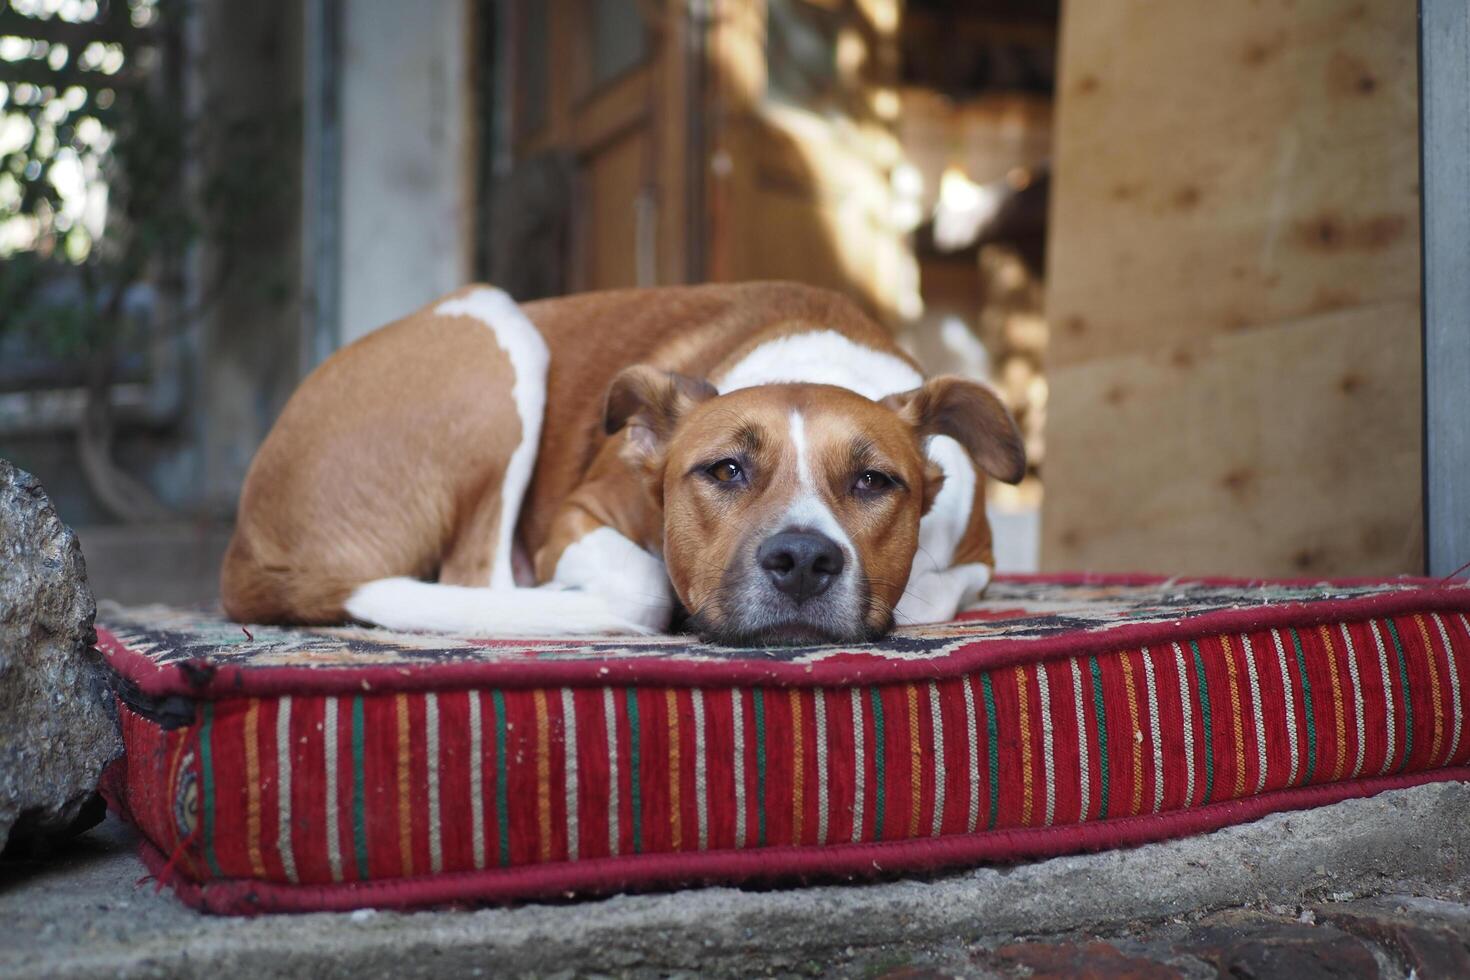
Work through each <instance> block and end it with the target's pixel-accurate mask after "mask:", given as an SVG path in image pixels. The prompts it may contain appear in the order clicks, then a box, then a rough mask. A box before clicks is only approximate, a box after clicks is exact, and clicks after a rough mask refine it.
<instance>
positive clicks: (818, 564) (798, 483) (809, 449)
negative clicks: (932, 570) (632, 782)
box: [605, 365, 1025, 644]
mask: <svg viewBox="0 0 1470 980" xmlns="http://www.w3.org/2000/svg"><path fill="white" fill-rule="evenodd" d="M605 423H606V429H607V431H608V432H609V433H610V434H612V433H622V435H621V436H620V438H622V439H624V440H625V442H624V447H623V450H622V452H623V454H624V457H625V458H626V459H627V460H628V461H629V462H630V463H631V464H632V465H633V466H634V467H635V468H636V469H637V470H638V471H639V472H641V473H642V474H643V476H644V486H645V489H646V491H647V492H648V493H649V494H650V495H652V496H653V498H654V500H655V502H656V503H658V504H659V505H660V506H661V507H662V510H663V525H664V561H665V564H666V566H667V568H668V573H669V579H670V581H671V582H672V583H673V587H674V590H675V592H676V593H677V595H678V597H679V600H680V601H681V602H682V603H683V604H684V607H685V608H686V609H687V610H689V613H690V617H691V622H692V623H693V625H694V627H695V628H696V629H697V630H698V631H699V633H700V634H701V635H702V636H704V637H705V638H707V639H711V640H714V641H717V642H722V643H729V644H769V643H820V642H847V641H854V640H861V639H866V638H870V637H875V636H879V635H881V634H883V633H885V632H887V630H888V629H889V628H890V627H891V626H892V624H893V608H894V606H895V605H896V604H897V602H898V600H899V598H900V596H902V595H903V590H904V586H905V583H906V582H907V581H908V577H909V569H910V567H911V565H912V562H913V559H914V552H915V549H916V548H917V547H918V541H919V518H920V517H922V516H923V514H924V513H925V512H926V511H927V510H928V509H929V507H930V505H931V504H932V503H933V502H934V498H935V496H936V494H938V492H939V488H940V486H941V485H942V483H943V479H944V476H943V473H942V472H941V471H940V470H939V468H938V467H936V466H935V465H934V464H933V463H931V462H930V461H929V460H928V459H927V458H926V456H925V454H924V444H925V441H926V440H927V439H928V437H930V436H935V435H946V436H950V437H951V438H953V439H955V440H956V441H957V442H959V444H960V445H961V446H963V447H964V448H965V450H966V451H967V452H968V453H969V455H970V457H971V458H972V459H973V460H974V462H975V463H976V465H977V466H978V467H979V468H980V469H981V470H983V471H984V472H986V473H989V474H990V475H991V476H994V477H996V478H998V479H1001V480H1006V481H1008V482H1012V483H1013V482H1016V481H1017V480H1019V479H1020V478H1021V476H1022V474H1023V472H1024V470H1025V451H1024V449H1023V447H1022V444H1021V439H1020V435H1019V433H1018V432H1017V431H1016V426H1015V423H1014V422H1013V421H1012V420H1011V417H1010V415H1009V413H1008V412H1007V411H1006V410H1005V407H1004V406H1003V405H1002V404H1001V403H1000V401H999V400H998V399H997V398H996V397H995V395H993V394H992V393H991V392H990V391H989V389H987V388H985V387H984V386H982V385H979V384H976V383H974V382H971V381H966V380H963V379H960V378H935V379H933V380H931V381H929V382H927V383H926V384H924V385H923V386H922V387H920V388H916V389H914V390H912V391H909V392H905V393H902V394H898V395H893V396H891V397H889V398H885V399H884V400H883V401H881V402H875V401H870V400H869V399H867V398H864V397H863V396H861V395H858V394H856V393H854V392H851V391H848V390H847V389H845V388H836V387H831V386H828V385H814V384H775V385H761V386H757V387H751V388H743V389H740V390H737V391H733V392H730V393H729V394H726V395H720V394H718V393H717V392H716V390H715V388H714V387H713V386H712V385H711V384H709V382H707V381H704V380H701V379H695V378H688V377H685V376H683V375H678V374H672V373H669V372H666V371H661V370H658V369H656V368H652V367H648V366H646V365H639V366H634V367H631V368H628V369H626V370H624V371H623V372H622V373H621V374H620V375H618V377H617V378H616V379H615V380H614V382H613V384H612V387H611V389H610V391H609V393H608V400H607V411H606V416H605Z"/></svg>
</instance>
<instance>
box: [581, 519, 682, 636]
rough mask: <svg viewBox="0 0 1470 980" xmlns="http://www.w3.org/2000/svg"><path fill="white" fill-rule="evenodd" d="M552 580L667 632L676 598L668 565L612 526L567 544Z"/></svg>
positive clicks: (601, 528)
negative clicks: (671, 585)
mask: <svg viewBox="0 0 1470 980" xmlns="http://www.w3.org/2000/svg"><path fill="white" fill-rule="evenodd" d="M552 582H553V583H555V584H557V585H562V586H567V587H570V588H572V589H579V590H581V591H583V592H585V593H587V594H590V595H597V596H601V597H602V598H603V599H605V600H607V601H608V603H609V604H610V605H611V606H612V608H614V609H617V610H618V611H619V612H620V614H621V615H622V616H624V617H625V618H627V619H629V620H631V621H633V622H635V623H637V624H639V625H640V626H642V627H644V628H646V629H649V630H654V631H662V630H666V629H668V626H669V620H670V619H671V618H672V616H673V612H674V596H673V592H672V590H671V588H670V585H669V573H668V570H667V569H666V568H665V567H664V563H663V562H662V561H660V560H659V559H658V558H657V557H655V556H654V555H652V554H650V553H649V552H647V551H645V550H644V549H643V548H640V547H639V546H638V545H636V544H634V543H633V542H632V541H630V540H628V538H626V537H625V536H623V535H622V534H621V533H619V532H618V531H616V530H614V529H613V528H610V527H600V528H598V529H597V530H595V531H593V532H591V533H590V534H585V535H583V536H582V537H580V538H578V539H577V540H576V541H573V542H572V543H571V544H570V545H568V546H567V548H566V550H565V551H563V552H562V553H561V558H560V559H559V560H558V561H557V563H556V572H555V573H554V574H553V575H552Z"/></svg>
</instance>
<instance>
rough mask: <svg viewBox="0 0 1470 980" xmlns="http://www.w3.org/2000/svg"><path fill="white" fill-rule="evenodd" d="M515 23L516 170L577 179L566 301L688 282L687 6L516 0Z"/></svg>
mask: <svg viewBox="0 0 1470 980" xmlns="http://www.w3.org/2000/svg"><path fill="white" fill-rule="evenodd" d="M511 14H512V16H511V34H512V37H513V38H514V39H515V42H516V43H513V44H512V45H511V60H512V62H513V64H512V67H511V79H512V98H511V100H510V105H511V114H512V130H513V135H512V144H513V147H514V157H515V162H516V165H517V167H536V166H541V165H545V161H548V160H558V159H559V160H561V161H564V167H565V170H566V171H567V173H566V175H565V181H566V185H565V188H564V189H565V191H566V193H567V194H568V195H569V196H570V200H569V201H567V202H565V203H566V205H567V206H566V208H565V218H566V222H567V235H566V240H565V250H564V255H563V259H564V261H565V263H566V269H565V276H564V280H563V282H562V284H561V285H562V291H568V292H574V291H581V290H589V289H609V288H616V287H624V286H650V285H655V284H659V283H670V282H682V281H684V280H685V279H686V278H687V277H688V269H687V268H686V267H685V264H684V263H683V261H682V256H683V254H684V237H685V236H684V222H683V221H682V220H681V215H682V214H683V213H684V211H685V208H686V206H685V203H684V202H683V200H682V194H683V189H684V186H685V167H686V163H687V154H686V153H685V152H684V147H685V140H684V138H683V133H684V130H685V117H686V115H687V111H688V106H687V104H686V101H685V95H686V91H685V85H684V81H685V74H686V71H687V64H688V60H687V58H685V57H682V56H681V52H682V51H683V44H684V40H685V31H686V30H687V23H686V18H685V16H684V13H683V5H682V4H674V3H667V4H655V3H650V2H647V0H642V2H640V0H515V2H514V3H513V4H512V7H511ZM551 169H553V170H555V169H556V168H555V167H552V168H551ZM552 179H553V181H554V180H555V179H556V178H552ZM547 204H548V206H552V204H553V202H547ZM512 206H515V204H514V202H513V203H512Z"/></svg>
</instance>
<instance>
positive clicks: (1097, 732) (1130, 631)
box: [98, 577, 1470, 913]
mask: <svg viewBox="0 0 1470 980" xmlns="http://www.w3.org/2000/svg"><path fill="white" fill-rule="evenodd" d="M1467 613H1470V589H1467V588H1464V587H1460V586H1455V587H1441V586H1438V585H1435V584H1434V583H1429V582H1424V581H1411V580H1393V581H1385V582H1353V583H1332V584H1327V583H1316V584H1313V583H1288V582H1275V583H1247V582H1239V581H1222V580H1209V581H1201V580H1190V581H1173V580H1170V581H1160V580H1152V579H1142V578H1121V577H1112V578H1088V577H1073V578H1065V579H1046V578H1038V577H1012V578H1002V579H999V580H998V581H997V582H996V583H995V584H994V585H993V586H992V588H991V591H990V594H989V596H988V597H987V599H986V601H985V602H984V603H983V604H982V605H980V606H979V607H977V608H976V609H975V610H974V611H972V612H970V613H967V614H966V615H965V616H964V617H962V619H961V620H960V621H958V622H956V623H952V624H945V625H943V626H938V627H923V628H914V629H905V630H899V631H897V632H895V634H894V635H893V636H891V637H889V638H888V639H886V640H884V641H883V642H882V643H879V644H874V645H869V646H862V647H845V648H844V647H808V648H798V649H780V650H770V651H767V650H727V649H721V648H716V647H708V646H703V645H700V644H697V643H693V642H691V641H690V640H689V639H688V638H687V637H660V638H655V639H648V640H645V639H627V638H621V639H610V640H601V641H595V642H590V643H589V642H585V641H539V642H538V641H494V642H487V641H473V640H456V639H446V638H443V637H428V636H403V635H396V634H390V633H385V632H383V631H380V630H370V629H357V628H348V629H330V630H328V629H314V630H281V629H274V628H266V627H259V628H255V627H251V628H250V629H249V630H245V629H242V628H241V627H239V626H238V625H235V624H231V623H227V622H224V621H222V620H219V619H216V618H214V617H212V616H209V615H205V614H199V613H189V612H183V611H178V610H169V609H164V608H160V607H154V608H150V609H138V610H125V609H118V608H112V609H104V611H103V613H102V615H101V617H100V625H99V630H98V633H99V645H100V647H101V648H102V650H103V652H104V653H105V654H106V656H107V658H108V660H109V662H110V663H111V665H112V667H113V670H114V672H115V674H116V677H117V689H118V692H119V700H120V702H121V705H122V707H121V712H122V717H123V728H124V736H125V739H126V742H127V746H128V754H127V756H126V758H125V759H124V760H122V761H121V762H120V763H118V764H117V765H116V766H114V768H113V769H112V770H111V771H110V772H109V774H108V778H107V784H106V791H107V793H108V795H109V799H110V800H111V801H112V802H113V804H114V806H115V807H116V808H117V809H119V810H120V811H122V812H123V813H124V814H125V815H127V816H128V817H129V818H130V819H131V820H132V821H133V822H134V823H136V824H137V825H138V826H139V828H141V830H142V832H143V835H144V836H145V837H146V838H147V842H148V843H147V844H146V845H145V849H146V852H147V856H148V858H149V860H150V862H151V863H152V865H153V866H154V870H155V873H159V874H160V875H161V876H163V877H165V878H166V879H167V880H168V881H169V882H170V883H171V884H172V885H174V887H175V888H176V889H177V890H178V892H179V894H180V895H182V896H183V897H184V898H185V899H186V900H187V901H190V902H191V903H193V904H196V905H199V906H201V907H203V908H206V909H209V910H211V911H218V912H232V913H249V912H260V911H277V910H315V909H341V908H353V907H359V906H377V907H411V906H417V905H425V904H441V903H446V902H464V901H489V900H508V899H520V898H531V897H541V896H552V895H565V894H567V893H579V894H581V893H606V892H611V891H618V890H624V889H629V888H647V887H672V886H677V885H685V884H691V883H697V882H735V881H745V880H752V879H773V878H788V877H807V876H814V875H815V876H824V877H829V876H850V875H871V874H876V873H885V872H892V871H903V870H925V869H935V868H942V867H949V866H955V865H961V864H966V863H974V862H977V861H987V860H1002V859H1014V858H1019V857H1030V856H1040V855H1050V854H1058V853H1065V852H1069V851H1077V850H1082V849H1095V848H1101V847H1110V846H1118V845H1122V844H1132V843H1138V842H1142V841H1147V840H1156V839H1160V838H1163V837H1168V836H1175V835H1179V834H1186V833H1195V832H1200V831H1204V830H1209V829H1213V828H1216V827H1220V826H1223V825H1226V824H1229V823H1235V822H1240V821H1243V820H1248V819H1253V818H1255V817H1257V816H1259V815H1261V814H1263V813H1266V812H1270V811H1273V810H1281V809H1292V808H1299V807H1304V806H1311V805H1316V804H1318V803H1322V802H1327V801H1331V800H1337V799H1343V798H1346V797H1349V796H1361V795H1367V794H1371V793H1374V792H1379V791H1381V790H1382V789H1385V788H1389V787H1393V786H1402V785H1408V784H1412V783H1415V782H1423V781H1427V780H1432V779H1460V778H1465V777H1466V774H1467V773H1466V770H1465V769H1464V768H1462V767H1464V766H1465V765H1466V764H1467V762H1470V737H1467V736H1466V735H1465V733H1464V731H1463V729H1464V719H1465V715H1466V707H1467V703H1466V699H1467V698H1470V689H1467V688H1466V685H1462V683H1461V678H1462V677H1466V678H1467V682H1470V677H1467V671H1470V621H1467Z"/></svg>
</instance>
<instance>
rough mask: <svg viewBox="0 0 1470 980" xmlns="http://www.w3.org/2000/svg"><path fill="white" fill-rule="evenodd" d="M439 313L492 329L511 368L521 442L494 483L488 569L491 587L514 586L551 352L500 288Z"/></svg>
mask: <svg viewBox="0 0 1470 980" xmlns="http://www.w3.org/2000/svg"><path fill="white" fill-rule="evenodd" d="M434 312H435V313H437V314H439V315H440V316H468V317H473V318H474V319H476V320H479V321H480V322H481V323H483V324H485V325H486V326H487V327H489V328H490V329H491V330H492V331H494V333H495V342H496V343H497V344H499V345H500V349H501V350H503V351H505V355H506V357H507V358H509V359H510V366H511V370H512V371H513V372H514V373H515V386H514V387H513V388H512V389H511V397H512V398H513V399H514V400H515V405H516V414H517V415H519V416H520V420H521V441H520V442H519V443H518V444H517V445H516V448H515V451H514V452H512V453H511V456H510V461H509V462H508V463H507V464H506V467H505V476H504V479H503V481H502V482H501V486H500V524H499V527H498V529H497V532H496V534H497V540H496V542H495V559H494V564H493V565H492V566H491V571H490V583H489V584H490V587H491V588H492V589H513V588H515V570H514V564H513V562H512V556H511V547H512V543H513V541H514V538H515V529H516V521H517V519H518V518H519V517H520V513H521V501H522V500H523V499H524V498H525V495H526V487H527V486H528V485H529V484H530V482H531V472H532V470H533V469H534V468H535V466H536V447H537V446H539V445H540V444H541V422H542V419H543V418H544V417H545V414H546V373H547V370H548V368H549V367H550V365H551V352H550V351H549V350H548V349H547V347H546V341H545V340H544V339H543V338H542V336H541V332H540V331H539V330H537V329H536V325H535V324H534V323H532V322H531V320H530V318H529V317H527V316H526V314H524V313H522V312H521V308H520V307H519V306H517V305H516V302H515V300H513V299H511V298H510V297H509V296H507V295H506V294H505V292H504V291H503V290H499V289H495V288H493V287H491V286H480V287H478V288H475V289H472V290H470V291H469V292H467V293H465V294H464V295H463V296H456V297H454V298H453V299H447V300H445V301H444V302H442V303H440V304H439V305H438V306H436V307H435V308H434Z"/></svg>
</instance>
